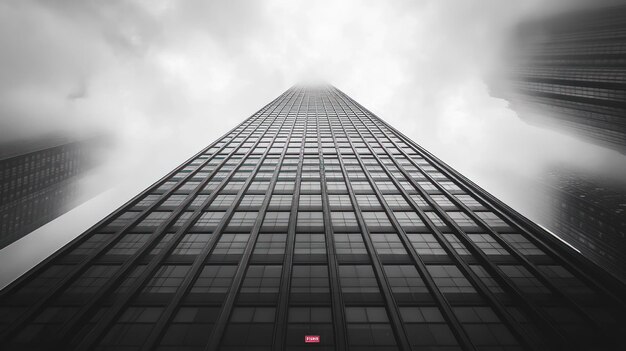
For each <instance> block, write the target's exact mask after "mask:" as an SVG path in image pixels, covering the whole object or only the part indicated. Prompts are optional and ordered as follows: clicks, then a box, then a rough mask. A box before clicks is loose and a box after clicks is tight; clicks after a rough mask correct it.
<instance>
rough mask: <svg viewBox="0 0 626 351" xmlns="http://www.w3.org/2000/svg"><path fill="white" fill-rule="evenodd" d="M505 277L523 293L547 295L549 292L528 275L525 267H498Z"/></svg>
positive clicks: (533, 277)
mask: <svg viewBox="0 0 626 351" xmlns="http://www.w3.org/2000/svg"><path fill="white" fill-rule="evenodd" d="M498 267H499V268H500V270H502V272H503V273H504V274H506V276H508V277H509V278H511V280H513V282H514V283H515V285H517V286H518V287H519V288H520V289H521V290H522V291H523V292H525V293H527V294H548V293H549V292H550V291H549V290H548V289H547V288H546V287H545V286H544V285H543V284H542V283H541V282H540V281H539V280H537V278H535V276H534V275H533V274H532V273H530V272H529V271H528V270H527V269H526V268H525V267H523V266H520V265H498Z"/></svg>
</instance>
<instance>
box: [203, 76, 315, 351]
mask: <svg viewBox="0 0 626 351" xmlns="http://www.w3.org/2000/svg"><path fill="white" fill-rule="evenodd" d="M291 90H294V91H298V92H299V91H300V89H296V88H291ZM299 95H300V94H299V93H298V94H297V96H298V97H299ZM302 100H304V96H303V97H302V98H301V99H300V104H302ZM284 118H285V121H286V120H287V118H289V114H287V115H286V116H284ZM296 120H297V117H296V118H294V121H293V125H292V126H291V132H293V129H294V127H295V125H296ZM283 124H284V122H283ZM278 134H280V129H279V130H278V131H277V132H276V136H278ZM290 135H291V133H290ZM274 140H276V138H274ZM274 140H272V145H273V144H274ZM289 140H291V136H290V137H289ZM270 149H271V146H270V147H269V148H268V152H269V150H270ZM287 149H289V142H287V143H286V144H285V149H284V150H283V152H282V154H281V155H280V157H279V161H280V162H279V164H281V165H282V161H283V160H284V158H285V154H286V153H287ZM280 168H281V167H278V169H276V171H275V172H276V173H275V174H274V176H273V177H272V180H271V181H270V186H269V188H268V192H266V194H272V193H273V192H274V186H275V184H276V181H277V180H278V176H279V174H280ZM270 199H271V195H269V196H266V197H265V199H264V200H263V204H262V205H261V208H260V209H259V216H258V217H257V221H256V223H255V224H254V227H253V228H252V230H251V231H250V238H249V239H248V245H246V248H245V250H244V253H243V255H242V257H241V261H240V263H239V266H238V267H237V272H236V273H235V276H234V277H233V282H232V284H231V287H230V290H229V293H228V294H227V295H226V299H225V300H224V302H223V303H222V309H221V311H220V314H219V317H218V319H217V321H216V322H215V324H214V327H213V330H212V331H211V336H210V337H209V342H208V344H207V345H206V346H205V350H208V351H213V350H217V349H218V347H219V344H220V343H221V340H222V337H223V334H224V331H225V329H226V326H227V324H228V320H229V319H230V315H231V313H232V310H233V307H234V305H235V301H236V299H237V297H238V296H239V290H240V289H241V284H242V283H243V279H244V275H245V273H246V271H247V270H248V266H249V263H250V258H251V256H252V251H253V250H254V246H255V245H256V240H257V238H258V236H259V232H260V230H261V225H262V224H263V220H264V218H265V214H266V212H267V208H268V207H269V203H270ZM289 220H291V218H290V219H289ZM283 268H284V267H283ZM281 275H282V274H281ZM275 327H276V326H275Z"/></svg>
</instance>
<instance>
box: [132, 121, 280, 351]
mask: <svg viewBox="0 0 626 351" xmlns="http://www.w3.org/2000/svg"><path fill="white" fill-rule="evenodd" d="M281 111H282V109H281ZM286 121H287V119H285V120H283V122H282V123H281V126H280V128H281V129H282V127H283V126H284V125H285V122H286ZM268 130H269V128H268ZM279 132H280V129H279ZM279 132H277V133H276V135H275V136H274V138H273V139H272V141H271V143H272V144H273V143H274V141H275V140H276V138H277V137H278V135H279ZM264 136H265V134H264ZM261 138H262V137H261ZM261 138H259V141H258V142H257V143H256V144H255V146H256V145H258V143H260V141H261ZM254 148H255V147H252V148H250V150H251V151H254ZM270 150H271V146H270V147H268V148H267V150H266V151H265V153H264V154H263V155H262V156H261V157H260V158H259V163H258V164H257V166H256V167H255V169H254V170H253V171H252V172H251V174H250V176H249V177H248V179H247V180H246V182H245V183H244V185H243V187H242V188H241V190H239V192H238V193H237V195H236V196H235V201H233V203H232V204H231V206H230V207H229V208H228V209H227V210H226V213H225V214H224V217H223V218H222V220H221V221H220V224H219V225H218V226H217V227H216V228H215V230H214V231H213V238H214V240H210V241H209V242H208V243H207V245H206V246H205V247H204V248H203V249H202V251H201V252H200V254H198V255H197V256H196V258H195V259H194V261H193V263H192V264H191V270H190V272H189V273H187V275H186V276H185V278H184V280H183V282H182V283H181V285H180V287H179V288H178V289H177V290H176V293H175V295H174V297H173V298H172V300H171V301H170V302H169V304H168V305H167V307H166V308H165V311H163V313H162V314H161V316H160V317H159V320H158V321H157V323H156V324H155V326H154V327H153V328H152V331H151V332H150V336H149V337H148V339H147V340H146V341H145V342H144V343H143V345H142V347H141V350H151V349H152V348H153V347H154V346H156V345H155V344H156V343H157V342H158V341H159V339H160V338H161V337H162V336H163V333H164V329H165V327H167V325H168V323H169V322H170V320H171V319H172V316H173V314H174V312H175V311H176V310H177V309H178V308H179V307H180V302H181V301H182V299H183V298H184V297H185V296H186V294H187V292H188V290H189V289H190V288H191V287H192V284H193V283H194V282H195V281H196V279H197V276H198V275H199V274H200V272H201V271H202V269H203V268H204V266H205V265H204V261H206V259H207V258H208V256H209V254H210V253H211V251H212V250H213V248H214V247H215V245H216V244H217V241H218V240H219V238H221V236H222V234H223V230H224V228H225V227H226V223H228V221H230V219H231V217H232V215H233V213H234V212H235V209H236V208H237V207H238V205H239V203H240V202H241V199H242V198H243V196H244V195H245V194H246V190H247V189H248V186H249V185H250V183H252V181H253V180H254V177H255V176H256V174H258V172H259V170H260V169H261V167H262V165H263V161H264V160H265V159H267V156H268V155H269V151H270ZM228 178H229V179H228V180H229V181H230V180H231V179H230V177H228ZM272 178H273V179H272V181H271V182H270V185H269V186H268V191H269V189H272V188H273V186H274V184H275V182H276V180H275V179H276V178H277V177H274V176H273V177H272ZM266 194H267V192H266ZM208 204H209V203H207V205H208ZM213 238H212V239H213ZM250 239H251V238H249V239H248V245H250Z"/></svg>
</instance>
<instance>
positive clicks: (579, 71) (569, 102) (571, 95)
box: [491, 2, 626, 154]
mask: <svg viewBox="0 0 626 351" xmlns="http://www.w3.org/2000/svg"><path fill="white" fill-rule="evenodd" d="M592 3H593V2H592ZM592 3H590V5H591V4H592ZM625 33H626V6H624V5H621V6H611V7H601V8H592V9H585V10H584V11H576V12H568V13H564V14H560V15H558V16H553V17H549V18H543V19H539V20H534V21H530V22H527V23H524V24H522V25H521V26H520V27H519V28H518V31H517V32H516V34H515V35H514V36H513V37H512V38H510V39H509V43H511V44H510V45H508V46H507V48H506V50H505V51H506V59H505V60H504V61H505V63H504V64H503V69H502V71H501V72H500V77H499V78H498V79H497V83H496V82H494V84H492V86H491V91H492V94H493V95H494V96H499V97H503V98H505V99H507V100H509V102H510V104H511V107H512V108H513V109H514V110H515V111H517V112H518V114H519V116H520V118H522V119H524V120H525V121H527V122H529V123H532V124H537V125H541V126H547V127H550V128H553V129H555V130H558V131H563V132H568V133H571V134H575V135H577V136H580V137H582V138H584V139H586V140H589V141H592V142H594V143H596V144H599V145H603V146H605V147H609V148H612V149H615V150H617V151H619V152H621V153H624V154H626V102H625V101H626V63H625V62H626V50H625V49H624V48H625V47H626V34H625Z"/></svg>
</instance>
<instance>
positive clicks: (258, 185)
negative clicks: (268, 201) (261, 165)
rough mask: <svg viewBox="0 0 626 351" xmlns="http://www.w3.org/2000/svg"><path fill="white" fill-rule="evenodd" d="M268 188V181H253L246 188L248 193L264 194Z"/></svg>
mask: <svg viewBox="0 0 626 351" xmlns="http://www.w3.org/2000/svg"><path fill="white" fill-rule="evenodd" d="M269 186H270V182H268V181H258V180H255V181H253V182H252V183H250V186H249V187H248V191H256V192H265V191H267V188H268V187H269Z"/></svg>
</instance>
